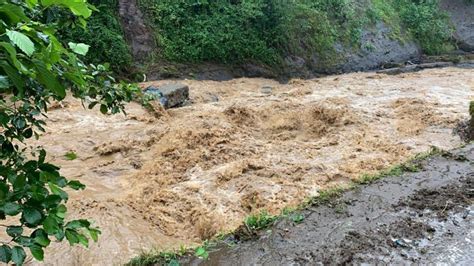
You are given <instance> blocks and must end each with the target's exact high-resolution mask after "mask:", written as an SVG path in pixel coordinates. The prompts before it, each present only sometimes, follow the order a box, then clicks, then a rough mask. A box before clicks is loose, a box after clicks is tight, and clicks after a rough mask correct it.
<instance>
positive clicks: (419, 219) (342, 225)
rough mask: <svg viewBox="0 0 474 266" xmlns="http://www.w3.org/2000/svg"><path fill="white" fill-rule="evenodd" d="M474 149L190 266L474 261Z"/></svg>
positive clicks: (310, 212)
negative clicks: (299, 222)
mask: <svg viewBox="0 0 474 266" xmlns="http://www.w3.org/2000/svg"><path fill="white" fill-rule="evenodd" d="M473 163H474V144H471V145H468V146H467V147H465V148H462V149H460V150H456V151H454V152H453V153H452V154H448V155H445V156H444V157H442V156H437V157H435V158H431V159H429V160H427V161H425V162H424V163H423V170H422V171H421V172H418V173H411V174H404V175H403V176H401V177H390V178H387V179H384V180H381V181H378V182H376V183H374V184H372V185H370V186H366V187H362V188H358V189H356V190H354V191H351V192H348V193H346V194H345V195H344V196H342V197H341V198H339V199H337V200H336V201H335V202H332V203H331V204H330V205H324V206H320V207H313V208H310V209H308V210H307V211H305V212H304V216H305V217H306V218H305V220H304V221H303V222H302V223H301V224H297V225H295V224H293V223H292V222H291V221H289V220H283V221H281V222H279V223H278V224H277V225H276V226H275V227H274V228H272V230H271V231H270V232H267V233H264V234H263V235H262V237H261V238H260V239H259V240H257V241H251V242H246V243H243V244H240V245H237V246H236V247H233V248H225V249H223V250H218V251H214V252H211V254H210V259H209V260H208V261H202V260H200V259H191V260H189V261H186V262H185V264H189V265H314V264H319V263H321V264H323V265H343V264H344V265H346V264H356V265H360V264H367V263H368V264H411V263H421V264H430V263H438V264H439V263H442V264H453V265H468V264H470V263H472V261H473V260H474V246H473V245H472V241H473V240H474V204H473V203H474V193H473V190H474V166H473Z"/></svg>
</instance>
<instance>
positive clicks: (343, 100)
mask: <svg viewBox="0 0 474 266" xmlns="http://www.w3.org/2000/svg"><path fill="white" fill-rule="evenodd" d="M169 82H172V81H160V82H158V84H160V83H161V84H163V83H169ZM183 83H185V84H186V85H189V86H190V88H191V91H190V93H191V103H190V105H189V106H186V107H183V108H179V109H174V110H170V111H168V112H167V113H165V114H163V113H162V114H161V116H156V114H153V113H149V112H147V111H146V110H145V109H143V108H142V107H141V106H140V105H138V104H135V103H132V104H130V105H128V106H127V112H128V116H123V115H117V116H103V115H101V114H100V113H99V112H98V111H90V110H85V109H84V108H83V107H82V106H81V104H80V103H79V102H77V101H74V100H72V99H68V100H67V101H66V102H67V103H66V105H65V106H63V107H61V106H57V108H56V109H55V110H52V111H51V112H50V113H49V121H48V129H47V132H48V133H47V134H46V135H45V136H43V138H41V142H40V143H39V144H41V145H43V146H45V147H46V148H47V149H48V150H49V151H50V157H49V159H50V160H52V161H53V162H55V163H58V164H59V165H62V166H63V168H62V170H61V171H62V173H63V174H64V175H65V176H67V177H69V178H71V179H79V180H81V181H83V182H84V183H85V184H86V185H87V187H88V188H87V189H86V190H85V191H83V192H80V193H72V195H71V200H70V204H69V209H70V210H71V217H78V216H81V217H89V218H91V219H92V220H95V221H96V224H97V225H98V226H100V227H101V229H102V231H103V234H102V237H101V239H100V241H99V243H98V244H95V245H92V246H91V248H90V249H89V250H85V249H82V248H81V247H73V248H69V247H67V245H62V244H61V245H59V244H57V245H55V246H53V247H52V248H51V249H49V250H48V251H47V254H46V256H45V257H46V260H47V261H46V263H48V264H57V265H64V264H65V263H66V264H68V265H93V264H97V265H104V264H105V265H106V264H119V263H123V262H126V261H128V260H129V259H130V257H132V256H135V255H137V254H138V253H140V251H142V250H149V249H150V248H153V247H155V248H157V249H172V248H178V247H179V246H180V245H182V244H186V245H190V244H193V243H199V242H200V241H202V240H203V239H206V238H209V237H212V236H213V235H215V234H216V233H219V232H226V231H230V230H234V229H235V228H237V227H238V226H239V225H240V224H241V223H242V221H243V219H244V218H245V217H246V216H247V215H249V214H250V213H255V212H259V211H260V210H263V209H266V210H268V211H269V212H271V213H278V212H280V211H281V210H282V209H283V208H284V207H287V206H291V205H296V204H299V203H300V202H301V201H303V200H304V199H305V198H307V197H310V196H315V195H317V194H318V191H319V190H320V189H321V188H324V187H326V186H328V185H334V184H338V183H346V182H348V181H349V180H352V179H354V178H357V177H358V176H359V175H360V174H361V173H371V172H376V171H378V170H380V169H383V168H385V167H388V166H390V165H393V164H397V163H399V162H401V161H404V160H405V159H406V158H407V157H410V156H412V155H414V154H416V153H419V152H423V151H426V150H428V149H429V148H430V147H431V146H437V147H440V148H442V149H452V148H454V147H457V146H459V145H460V144H461V142H460V139H459V137H458V136H455V135H453V134H452V128H454V127H455V125H456V123H457V122H459V121H460V120H463V119H466V118H467V117H468V114H467V109H468V101H469V100H470V99H473V98H474V72H473V71H472V69H460V68H444V69H432V70H425V71H422V72H418V73H407V74H402V75H398V76H387V75H384V74H375V73H353V74H346V75H340V76H331V77H326V78H321V79H314V80H292V81H290V82H289V83H288V84H279V83H277V82H275V81H272V80H266V79H236V80H231V81H225V82H214V81H191V80H186V81H183ZM146 85H147V84H144V86H146ZM263 86H270V87H272V89H271V91H269V90H268V89H267V90H266V91H263V92H262V87H263ZM69 151H74V152H75V153H76V154H77V155H78V159H76V160H73V161H68V160H66V158H65V157H64V155H65V154H66V153H67V152H69Z"/></svg>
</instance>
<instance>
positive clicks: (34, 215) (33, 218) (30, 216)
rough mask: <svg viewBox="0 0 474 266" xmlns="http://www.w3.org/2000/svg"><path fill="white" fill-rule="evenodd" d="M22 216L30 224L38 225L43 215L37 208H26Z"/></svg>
mask: <svg viewBox="0 0 474 266" xmlns="http://www.w3.org/2000/svg"><path fill="white" fill-rule="evenodd" d="M22 218H23V220H24V221H25V222H26V223H27V224H28V225H30V226H37V225H38V224H40V222H41V219H42V218H43V215H41V212H39V211H38V210H37V209H34V208H26V209H24V210H23V214H22Z"/></svg>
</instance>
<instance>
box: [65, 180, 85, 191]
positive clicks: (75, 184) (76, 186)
mask: <svg viewBox="0 0 474 266" xmlns="http://www.w3.org/2000/svg"><path fill="white" fill-rule="evenodd" d="M67 185H68V186H69V187H70V188H72V189H74V190H80V189H85V188H86V186H85V185H84V184H82V183H81V182H79V181H77V180H71V181H69V183H67Z"/></svg>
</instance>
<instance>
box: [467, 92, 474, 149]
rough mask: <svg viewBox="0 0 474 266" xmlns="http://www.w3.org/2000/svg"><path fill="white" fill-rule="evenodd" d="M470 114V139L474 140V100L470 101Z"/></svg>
mask: <svg viewBox="0 0 474 266" xmlns="http://www.w3.org/2000/svg"><path fill="white" fill-rule="evenodd" d="M469 114H470V115H471V120H470V121H469V130H468V132H469V141H473V140H474V101H471V102H470V103H469Z"/></svg>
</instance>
